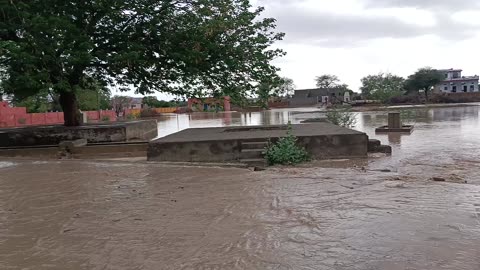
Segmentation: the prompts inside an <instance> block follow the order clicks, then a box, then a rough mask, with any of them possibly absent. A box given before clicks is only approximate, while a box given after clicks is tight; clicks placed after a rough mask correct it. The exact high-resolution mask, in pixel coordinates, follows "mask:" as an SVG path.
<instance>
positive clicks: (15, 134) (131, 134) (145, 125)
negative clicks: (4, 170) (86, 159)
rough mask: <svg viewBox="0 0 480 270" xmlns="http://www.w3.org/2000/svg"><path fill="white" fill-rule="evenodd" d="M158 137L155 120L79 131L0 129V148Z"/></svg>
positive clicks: (25, 128) (63, 127) (95, 126)
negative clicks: (73, 141) (74, 141)
mask: <svg viewBox="0 0 480 270" xmlns="http://www.w3.org/2000/svg"><path fill="white" fill-rule="evenodd" d="M157 134H158V127H157V121H156V120H144V121H133V122H118V123H110V124H101V125H85V126H80V127H65V126H36V127H22V128H8V129H0V147H16V146H39V145H57V144H59V143H60V142H62V141H72V140H77V139H87V141H88V143H112V142H129V141H148V140H151V139H153V138H155V137H156V136H157Z"/></svg>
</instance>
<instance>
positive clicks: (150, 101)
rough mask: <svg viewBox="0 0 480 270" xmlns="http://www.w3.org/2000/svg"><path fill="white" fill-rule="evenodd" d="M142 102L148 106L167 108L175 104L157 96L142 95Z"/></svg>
mask: <svg viewBox="0 0 480 270" xmlns="http://www.w3.org/2000/svg"><path fill="white" fill-rule="evenodd" d="M143 104H145V105H147V106H148V107H150V108H168V107H174V106H176V103H175V102H170V101H165V100H158V98H157V97H155V96H147V97H144V98H143Z"/></svg>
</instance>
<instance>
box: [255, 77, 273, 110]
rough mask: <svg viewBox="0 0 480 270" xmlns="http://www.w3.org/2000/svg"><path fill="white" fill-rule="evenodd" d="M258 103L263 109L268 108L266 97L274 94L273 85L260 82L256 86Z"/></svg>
mask: <svg viewBox="0 0 480 270" xmlns="http://www.w3.org/2000/svg"><path fill="white" fill-rule="evenodd" d="M256 94H257V99H258V105H259V106H260V107H262V108H264V109H268V99H269V98H270V97H272V96H274V90H273V87H272V86H270V85H269V84H267V83H262V84H260V85H259V86H258V88H257V92H256Z"/></svg>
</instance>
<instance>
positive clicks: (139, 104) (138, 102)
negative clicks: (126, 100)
mask: <svg viewBox="0 0 480 270" xmlns="http://www.w3.org/2000/svg"><path fill="white" fill-rule="evenodd" d="M143 108H146V105H145V104H143V98H136V97H132V98H131V100H130V104H129V109H143Z"/></svg>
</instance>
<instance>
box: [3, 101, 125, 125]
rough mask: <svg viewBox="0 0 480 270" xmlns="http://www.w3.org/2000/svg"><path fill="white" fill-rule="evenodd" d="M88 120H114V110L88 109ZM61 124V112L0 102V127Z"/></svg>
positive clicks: (115, 118)
mask: <svg viewBox="0 0 480 270" xmlns="http://www.w3.org/2000/svg"><path fill="white" fill-rule="evenodd" d="M84 113H86V114H87V118H88V119H89V121H93V122H96V121H101V120H102V119H103V118H105V117H104V116H108V118H109V121H116V120H117V117H116V115H115V112H114V111H100V112H98V111H88V112H84ZM58 124H63V112H49V113H27V109H26V108H24V107H13V108H12V107H10V106H9V105H8V103H7V102H5V101H1V102H0V127H21V126H31V125H58Z"/></svg>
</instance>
